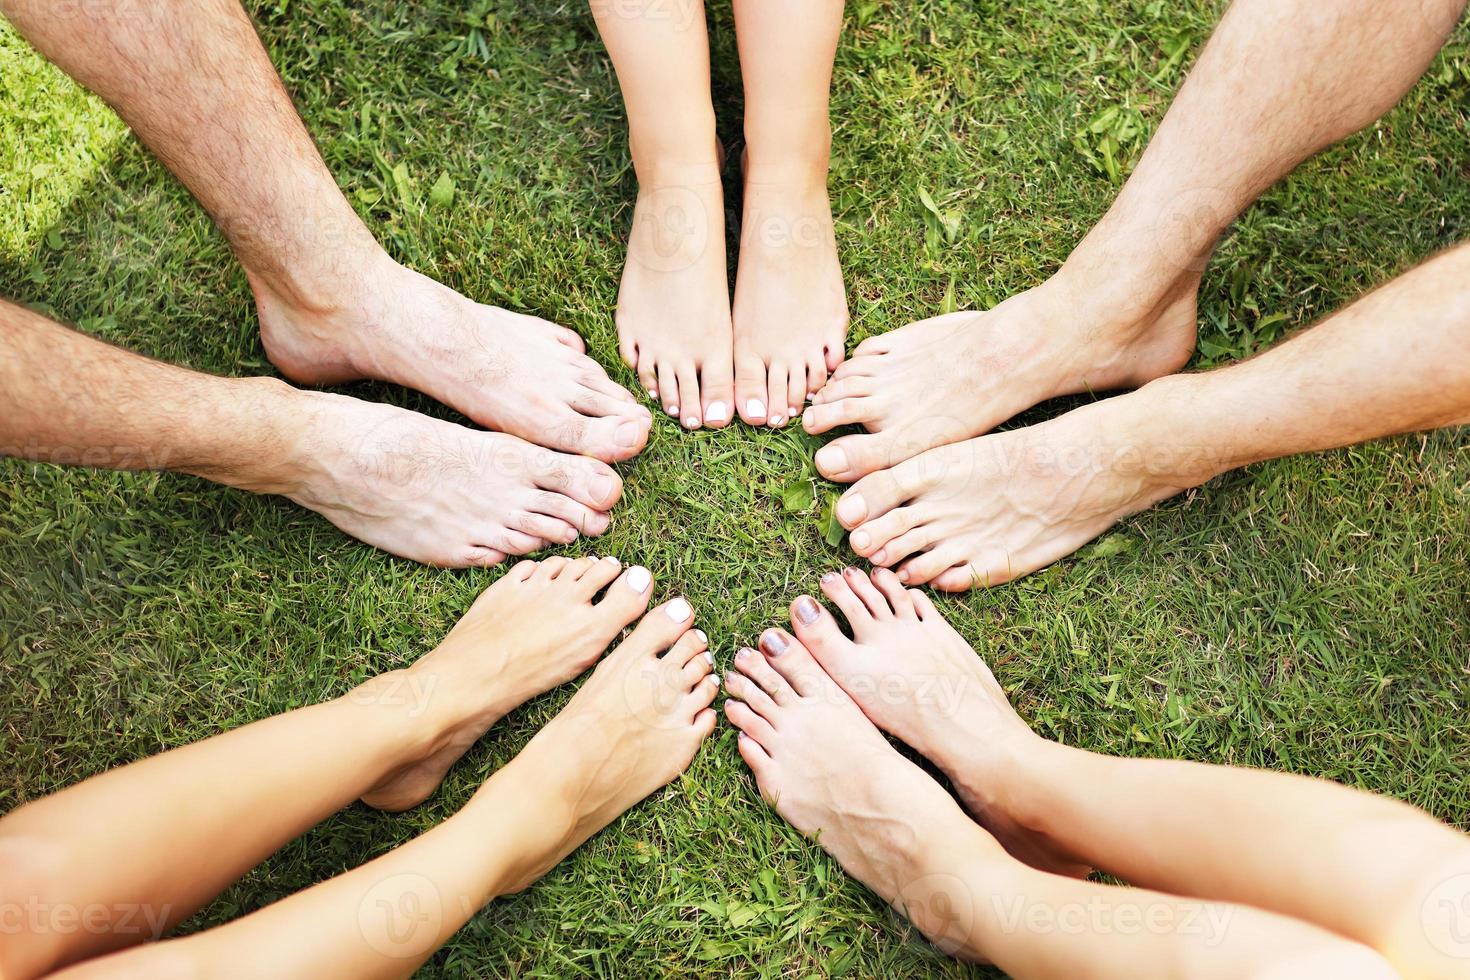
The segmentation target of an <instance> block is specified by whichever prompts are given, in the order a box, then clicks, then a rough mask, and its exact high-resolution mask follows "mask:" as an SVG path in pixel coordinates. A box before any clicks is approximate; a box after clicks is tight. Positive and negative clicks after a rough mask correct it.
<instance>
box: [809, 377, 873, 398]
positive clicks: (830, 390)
mask: <svg viewBox="0 0 1470 980" xmlns="http://www.w3.org/2000/svg"><path fill="white" fill-rule="evenodd" d="M879 390H881V389H880V387H879V386H878V385H875V384H874V383H873V379H872V378H869V377H866V376H864V375H858V376H856V377H849V378H832V379H830V380H828V382H827V383H826V384H825V385H823V386H822V390H821V391H819V392H817V393H816V394H815V395H813V396H812V404H814V405H825V404H827V403H828V402H838V401H842V400H843V399H844V398H866V397H867V396H869V395H872V394H874V393H875V392H877V391H879Z"/></svg>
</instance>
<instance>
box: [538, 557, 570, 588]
mask: <svg viewBox="0 0 1470 980" xmlns="http://www.w3.org/2000/svg"><path fill="white" fill-rule="evenodd" d="M568 564H570V562H568V561H567V559H566V558H563V557H562V556H561V555H552V556H551V557H550V558H546V559H543V560H542V561H541V562H539V563H538V564H537V566H536V574H535V575H533V576H531V578H532V581H536V582H555V581H556V578H557V576H558V575H560V574H561V573H562V570H563V569H565V568H566V567H567V565H568Z"/></svg>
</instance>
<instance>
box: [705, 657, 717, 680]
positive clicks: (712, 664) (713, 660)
mask: <svg viewBox="0 0 1470 980" xmlns="http://www.w3.org/2000/svg"><path fill="white" fill-rule="evenodd" d="M704 659H706V660H708V661H709V665H710V666H711V667H713V666H714V665H715V655H714V654H713V653H712V652H711V651H709V650H706V651H704ZM710 676H711V677H714V675H713V674H711V675H710ZM715 680H716V681H718V680H719V678H718V677H715Z"/></svg>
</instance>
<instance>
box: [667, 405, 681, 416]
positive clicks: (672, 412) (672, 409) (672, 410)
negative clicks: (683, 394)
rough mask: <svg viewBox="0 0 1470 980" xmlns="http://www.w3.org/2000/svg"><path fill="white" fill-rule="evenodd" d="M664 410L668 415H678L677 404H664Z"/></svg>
mask: <svg viewBox="0 0 1470 980" xmlns="http://www.w3.org/2000/svg"><path fill="white" fill-rule="evenodd" d="M664 411H666V412H668V413H669V414H670V415H678V414H679V406H678V405H665V406H664Z"/></svg>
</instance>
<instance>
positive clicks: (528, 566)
mask: <svg viewBox="0 0 1470 980" xmlns="http://www.w3.org/2000/svg"><path fill="white" fill-rule="evenodd" d="M540 564H541V563H540V562H538V561H531V560H529V559H527V560H526V561H518V562H516V563H515V566H514V567H513V568H511V570H510V571H508V572H506V573H505V578H504V579H503V581H507V582H529V581H530V580H531V576H533V575H535V574H536V569H537V568H538V567H539V566H540ZM496 584H497V585H498V584H499V583H498V582H497V583H496Z"/></svg>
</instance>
